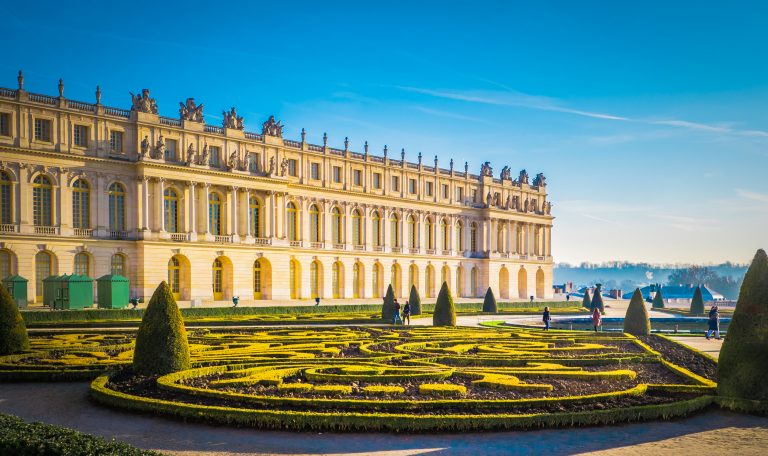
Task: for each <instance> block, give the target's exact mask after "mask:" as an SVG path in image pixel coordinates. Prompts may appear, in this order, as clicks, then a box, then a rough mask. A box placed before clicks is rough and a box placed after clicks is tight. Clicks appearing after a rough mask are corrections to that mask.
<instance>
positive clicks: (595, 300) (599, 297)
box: [590, 283, 605, 314]
mask: <svg viewBox="0 0 768 456" xmlns="http://www.w3.org/2000/svg"><path fill="white" fill-rule="evenodd" d="M602 286H603V285H602V284H600V283H596V284H595V295H594V296H592V306H591V307H590V309H591V310H592V311H594V310H595V309H598V310H600V313H601V314H604V313H605V304H603V294H602V293H601V291H600V289H601V288H602Z"/></svg>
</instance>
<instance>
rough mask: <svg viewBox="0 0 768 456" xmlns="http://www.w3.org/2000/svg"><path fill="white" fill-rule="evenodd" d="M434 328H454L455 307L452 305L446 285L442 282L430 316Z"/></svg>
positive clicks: (451, 297) (451, 298)
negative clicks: (433, 310)
mask: <svg viewBox="0 0 768 456" xmlns="http://www.w3.org/2000/svg"><path fill="white" fill-rule="evenodd" d="M432 324H433V325H434V326H456V307H454V305H453V296H451V290H449V289H448V284H447V283H445V282H443V285H442V286H441V287H440V293H438V295H437V302H436V303H435V312H434V314H432Z"/></svg>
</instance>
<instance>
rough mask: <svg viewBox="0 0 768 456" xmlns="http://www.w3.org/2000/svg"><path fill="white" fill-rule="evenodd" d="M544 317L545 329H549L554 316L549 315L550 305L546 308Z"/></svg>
mask: <svg viewBox="0 0 768 456" xmlns="http://www.w3.org/2000/svg"><path fill="white" fill-rule="evenodd" d="M542 318H543V319H544V331H549V322H550V321H552V317H551V316H550V315H549V307H545V308H544V315H542Z"/></svg>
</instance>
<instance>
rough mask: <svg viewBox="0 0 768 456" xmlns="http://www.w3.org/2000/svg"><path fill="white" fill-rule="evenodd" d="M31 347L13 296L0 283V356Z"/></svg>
mask: <svg viewBox="0 0 768 456" xmlns="http://www.w3.org/2000/svg"><path fill="white" fill-rule="evenodd" d="M28 348H29V338H28V337H27V327H26V326H24V319H23V318H21V312H19V308H18V306H17V305H16V303H15V302H13V298H12V297H11V295H10V294H9V293H8V290H6V289H5V286H4V285H2V284H0V356H1V355H10V354H12V353H18V352H20V351H24V350H26V349H28Z"/></svg>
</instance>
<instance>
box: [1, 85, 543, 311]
mask: <svg viewBox="0 0 768 456" xmlns="http://www.w3.org/2000/svg"><path fill="white" fill-rule="evenodd" d="M58 88H59V91H58V92H59V94H58V96H47V95H40V94H36V93H31V92H27V91H26V90H24V78H23V75H22V73H21V72H19V76H18V88H17V89H7V88H0V276H2V277H5V276H6V275H9V274H19V275H22V276H24V277H26V278H27V279H29V285H28V286H29V289H28V295H29V296H30V301H32V300H37V301H40V299H41V294H42V286H41V285H42V280H43V279H44V278H45V277H48V276H50V275H60V274H73V273H75V274H82V275H87V276H90V277H93V278H97V277H100V276H102V275H105V274H110V273H112V274H120V275H124V276H126V277H128V278H129V280H130V289H131V294H132V296H138V297H147V298H148V297H149V296H150V295H151V294H152V292H153V290H154V289H155V287H156V286H157V284H158V283H160V282H161V281H163V280H167V281H169V283H170V285H171V287H172V290H173V292H174V294H175V295H176V297H177V299H179V300H181V301H190V300H196V301H197V300H200V302H201V303H203V304H205V303H210V302H212V301H220V300H229V299H231V298H232V297H233V296H238V297H240V299H241V302H247V301H249V300H288V299H305V298H314V297H316V296H319V297H321V298H323V299H324V300H326V299H330V300H333V299H354V298H362V299H367V298H379V297H381V296H383V295H384V293H385V292H386V289H387V286H388V285H389V284H392V286H393V287H394V290H395V293H396V295H397V296H407V294H408V290H409V289H410V286H411V285H415V286H416V287H417V288H418V290H419V292H420V294H421V296H422V298H426V299H427V300H428V299H429V298H434V297H436V294H437V291H438V290H439V288H440V285H441V284H442V282H447V283H448V285H449V286H450V288H451V290H452V293H453V295H454V296H457V297H463V298H481V297H482V296H483V295H484V294H485V291H486V289H487V287H489V286H490V287H492V288H493V289H494V292H495V294H496V296H497V298H500V299H504V300H509V299H527V298H528V297H529V296H536V297H539V298H550V297H551V296H552V253H551V231H552V221H553V217H552V216H551V215H550V208H551V205H550V203H549V201H548V198H547V193H546V182H545V178H544V176H543V175H542V174H538V175H537V176H536V177H535V178H533V179H532V180H531V182H530V183H529V178H528V174H527V173H526V172H525V170H523V171H521V172H520V174H519V176H518V177H517V178H516V179H512V177H511V176H510V168H509V167H504V170H502V172H501V174H500V176H499V178H494V176H493V171H492V169H491V167H490V164H489V163H487V162H486V163H485V164H484V165H483V166H482V169H481V172H480V174H479V175H476V174H471V173H469V172H468V169H467V168H468V167H467V165H466V164H465V165H464V169H463V170H457V169H454V166H453V165H454V164H453V160H451V161H450V166H449V167H440V166H439V165H438V159H437V157H435V159H434V163H424V162H423V161H422V156H421V154H419V157H418V161H417V162H415V163H412V162H408V161H406V160H405V152H404V151H403V152H402V153H400V154H399V155H400V156H399V157H390V153H389V151H388V150H387V148H386V147H385V148H384V151H383V155H381V156H377V155H373V154H369V152H368V144H367V143H366V144H365V146H364V151H363V152H362V153H361V152H353V151H351V150H350V149H349V142H348V141H347V140H345V141H344V148H343V149H336V148H332V147H330V146H328V138H327V136H325V135H324V137H323V144H322V145H313V144H309V143H307V142H306V141H305V134H304V131H303V130H302V134H301V140H300V141H292V140H288V139H283V137H282V136H283V131H282V130H283V126H282V124H281V123H280V122H276V121H275V119H274V117H270V118H269V119H268V120H267V121H266V122H264V123H263V125H262V131H261V133H249V132H247V131H245V129H244V124H245V120H244V119H243V118H242V117H240V116H238V114H237V111H236V110H235V108H231V110H229V111H225V112H224V113H223V114H224V122H223V125H222V126H218V125H208V124H206V123H205V121H204V115H203V105H197V104H196V103H195V101H194V99H192V98H190V99H188V100H186V102H184V103H180V109H179V117H177V118H169V117H163V116H160V115H158V109H157V102H156V101H155V100H154V99H153V98H151V97H150V92H149V90H146V89H144V90H143V91H142V92H141V93H140V94H135V95H134V94H132V99H131V102H132V106H131V109H130V110H126V109H120V108H112V107H107V106H103V105H102V104H101V90H100V89H99V88H98V87H97V89H96V100H95V103H85V102H81V101H73V100H69V99H67V98H65V96H64V84H63V82H62V81H59V87H58Z"/></svg>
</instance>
